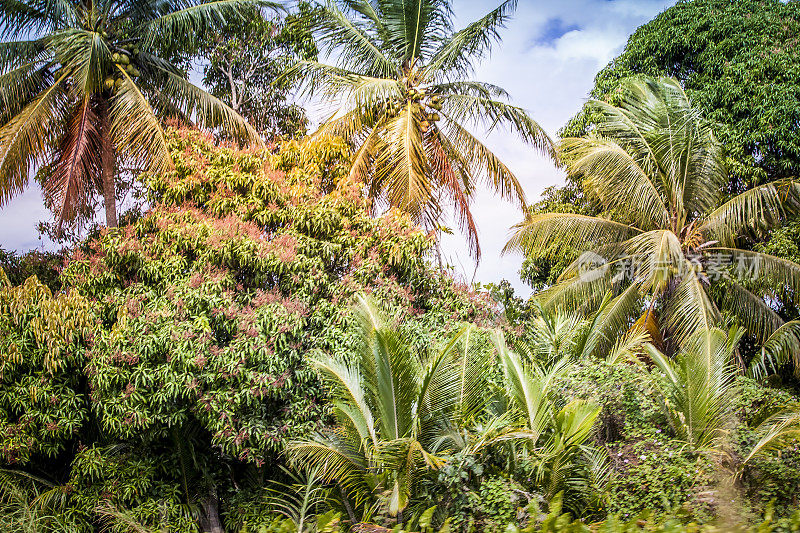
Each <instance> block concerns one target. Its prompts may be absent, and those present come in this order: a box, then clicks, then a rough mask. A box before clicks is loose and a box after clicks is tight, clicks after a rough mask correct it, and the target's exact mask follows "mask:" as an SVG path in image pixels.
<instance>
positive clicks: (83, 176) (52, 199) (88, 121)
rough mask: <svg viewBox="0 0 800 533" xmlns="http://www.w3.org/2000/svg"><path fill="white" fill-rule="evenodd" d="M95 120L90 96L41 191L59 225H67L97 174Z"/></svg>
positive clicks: (76, 115) (98, 142)
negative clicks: (52, 208)
mask: <svg viewBox="0 0 800 533" xmlns="http://www.w3.org/2000/svg"><path fill="white" fill-rule="evenodd" d="M98 123H99V121H98V116H97V113H96V112H95V109H94V105H93V102H92V98H91V96H87V97H85V98H84V100H83V101H82V102H81V104H80V105H79V106H78V107H77V109H76V110H75V113H74V116H73V117H72V120H71V124H70V129H69V132H68V133H67V135H65V136H64V138H63V141H62V143H63V144H62V146H61V147H60V149H59V154H58V158H57V160H56V163H55V166H54V168H53V171H52V173H51V174H50V176H49V178H48V179H47V181H46V182H45V183H44V186H43V191H44V194H45V196H46V197H47V198H48V201H49V203H50V204H51V205H52V206H53V207H54V211H55V213H56V220H57V221H58V224H59V226H60V225H61V224H62V223H63V222H71V221H73V220H74V219H75V217H76V216H77V215H78V212H79V209H80V208H81V207H83V206H84V205H85V204H86V202H87V201H88V198H89V194H90V190H91V187H92V185H95V184H97V180H98V177H99V176H100V173H101V161H100V152H101V139H100V132H99V130H98V128H97V125H98Z"/></svg>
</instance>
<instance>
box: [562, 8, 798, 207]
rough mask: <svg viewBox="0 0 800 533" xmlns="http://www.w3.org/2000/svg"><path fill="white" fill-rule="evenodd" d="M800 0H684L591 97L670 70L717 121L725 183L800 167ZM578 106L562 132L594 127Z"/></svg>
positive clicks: (739, 185) (613, 66)
mask: <svg viewBox="0 0 800 533" xmlns="http://www.w3.org/2000/svg"><path fill="white" fill-rule="evenodd" d="M798 35H800V2H796V1H790V2H781V1H779V0H737V1H735V2H731V1H730V0H694V1H681V2H678V4H677V5H675V6H673V7H671V8H669V9H667V10H666V11H664V12H663V13H661V14H660V15H658V16H657V17H656V18H655V19H653V20H652V21H650V22H649V23H647V24H645V25H644V26H642V27H640V28H639V29H638V30H636V32H635V33H634V34H633V35H632V36H631V37H630V39H629V40H628V44H627V45H626V47H625V50H624V51H623V52H622V54H620V56H619V57H617V58H616V59H614V60H613V61H612V62H611V63H610V64H609V65H608V66H607V67H606V68H604V69H603V70H602V71H600V73H599V74H598V75H597V78H596V79H595V87H594V89H593V90H592V97H594V98H606V99H610V100H612V103H616V102H613V100H614V98H615V93H616V91H617V90H618V88H619V86H620V81H621V80H623V79H624V78H626V77H629V76H633V75H645V76H671V77H674V78H677V79H678V80H679V81H680V82H681V84H682V85H683V86H684V88H685V89H686V93H687V94H688V96H689V98H690V99H691V100H692V104H693V105H694V106H696V107H697V108H699V109H700V110H702V111H703V113H704V115H705V116H706V117H707V118H708V120H710V121H712V122H716V123H717V124H718V125H719V126H718V127H717V128H716V133H717V135H718V136H719V138H720V140H721V141H722V142H723V144H724V145H725V147H726V149H727V151H728V155H729V157H730V160H731V161H730V162H729V167H730V168H731V179H732V182H731V188H732V191H731V192H741V191H742V190H744V189H746V188H749V187H751V186H753V185H756V184H759V183H763V182H765V181H767V180H775V179H780V178H786V177H792V176H797V175H798V174H800V128H798V124H800V46H798ZM594 120H595V117H593V116H592V115H591V114H587V112H586V109H584V110H583V111H582V112H581V113H579V115H578V116H577V117H575V118H574V119H573V120H572V121H571V122H570V123H569V124H568V125H567V127H566V128H565V132H564V136H565V137H575V136H578V135H580V134H582V133H585V132H586V131H588V130H590V129H592V123H593V122H594Z"/></svg>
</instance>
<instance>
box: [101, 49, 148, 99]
mask: <svg viewBox="0 0 800 533" xmlns="http://www.w3.org/2000/svg"><path fill="white" fill-rule="evenodd" d="M137 55H139V48H138V47H136V46H132V47H126V48H122V49H121V50H120V51H119V52H114V53H113V54H111V60H112V61H113V62H114V64H115V65H116V66H117V67H118V68H115V69H114V72H113V73H112V74H109V75H108V76H106V79H105V80H104V81H103V86H104V87H105V88H106V90H109V91H111V90H114V89H119V88H120V87H121V86H122V79H123V76H122V73H121V72H119V68H121V69H123V70H124V71H125V73H126V74H127V75H128V76H130V77H131V78H138V77H139V75H140V74H141V73H140V72H139V69H138V68H136V65H135V64H134V63H133V60H132V59H133V58H135V57H136V56H137Z"/></svg>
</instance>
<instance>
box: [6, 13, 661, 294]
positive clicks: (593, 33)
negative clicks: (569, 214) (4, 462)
mask: <svg viewBox="0 0 800 533" xmlns="http://www.w3.org/2000/svg"><path fill="white" fill-rule="evenodd" d="M498 2H499V0H492V1H485V0H454V2H453V8H454V12H455V15H456V19H457V20H456V24H457V26H459V27H461V26H464V25H466V24H468V23H469V22H472V21H473V20H476V19H478V18H480V17H481V16H483V15H484V14H486V12H488V11H490V10H491V9H492V8H493V7H495V6H496V5H497V3H498ZM673 3H674V1H667V0H519V3H518V7H517V11H516V13H515V15H514V17H513V19H512V20H511V21H509V23H508V24H507V25H506V28H505V29H504V30H501V37H502V42H500V43H498V44H496V45H495V46H494V48H493V50H492V54H491V56H489V57H487V58H484V60H483V61H482V62H481V63H479V64H478V65H476V69H475V74H474V79H476V80H479V81H484V82H490V83H494V84H496V85H499V86H501V87H503V88H504V89H506V90H507V91H508V92H509V93H510V94H511V97H512V103H514V104H515V105H517V106H519V107H522V108H524V109H526V110H527V111H529V112H530V114H531V115H532V116H533V117H534V118H535V119H536V121H537V122H538V123H539V124H540V125H541V126H542V127H543V128H544V129H545V130H546V131H547V132H548V133H549V134H550V136H551V137H553V138H555V137H556V132H557V131H558V130H559V129H560V128H561V127H562V126H563V125H564V124H565V123H566V122H567V120H569V118H570V117H572V116H573V115H574V114H575V113H576V112H577V111H578V110H579V109H580V108H581V106H582V105H583V103H584V102H585V101H586V98H587V95H588V93H589V91H590V90H591V88H592V84H593V80H594V76H595V75H596V74H597V72H598V71H599V70H600V69H602V68H603V67H604V66H605V65H606V64H607V63H608V62H609V61H610V60H611V59H613V58H614V57H615V56H616V55H617V54H619V53H620V52H621V51H622V49H623V47H624V46H625V43H626V41H627V39H628V36H629V35H630V34H631V33H633V31H634V30H635V29H636V28H637V27H639V26H640V25H642V24H644V23H645V22H647V21H648V20H650V19H652V18H653V17H654V16H655V15H657V14H658V13H660V12H661V11H663V10H664V9H665V8H666V7H668V6H669V5H671V4H673ZM475 133H476V134H477V135H478V136H479V138H481V139H482V140H483V141H484V142H485V144H487V146H489V148H490V149H491V150H492V151H494V152H495V153H496V154H497V155H498V156H499V157H500V159H501V160H502V161H503V162H505V163H506V165H508V166H509V168H511V170H512V171H513V172H514V173H515V175H516V176H517V178H518V179H519V180H520V182H521V183H522V185H523V188H524V189H525V193H526V195H527V198H528V201H529V202H531V203H532V202H535V201H536V200H537V199H538V198H539V197H540V195H541V192H542V191H543V190H544V189H545V188H546V187H548V186H550V185H558V184H561V183H563V181H564V175H563V173H562V172H561V171H559V170H558V169H556V168H555V167H554V166H553V164H552V162H551V161H549V160H548V159H546V158H544V157H542V156H539V155H537V154H536V153H535V152H534V151H533V150H532V149H531V148H529V147H527V146H526V145H525V144H524V143H523V142H521V141H520V140H518V139H516V138H515V137H514V136H512V135H509V134H508V133H507V132H504V131H502V130H499V131H496V132H493V133H491V134H489V135H488V136H487V135H485V133H484V132H481V131H480V130H475ZM31 181H33V180H31ZM472 210H473V215H474V217H475V219H476V222H477V225H478V228H479V237H480V242H481V248H482V251H483V255H482V259H481V262H480V264H478V265H477V267H476V265H475V263H474V261H473V260H472V259H471V258H470V256H469V254H468V253H467V246H466V241H465V240H464V239H463V238H462V237H461V236H460V235H458V234H457V233H456V235H453V236H445V238H444V240H443V243H442V249H443V253H444V256H445V258H446V260H447V262H448V263H449V264H451V265H453V266H454V269H455V273H456V275H457V276H459V277H461V278H462V279H463V280H465V281H468V282H473V281H479V282H484V283H486V282H493V281H494V282H496V281H500V280H501V279H507V280H509V281H510V282H511V284H512V285H513V286H514V288H515V289H516V291H517V293H518V294H519V295H522V296H526V295H528V294H529V293H530V288H529V287H527V286H526V285H525V284H524V283H522V282H521V281H520V279H519V269H520V266H521V264H522V257H521V256H520V255H518V254H509V255H505V256H501V254H500V250H501V249H502V247H503V245H504V244H505V242H506V240H507V238H508V236H509V229H510V228H511V226H513V225H514V224H515V223H517V222H519V221H520V220H521V218H522V213H521V212H520V211H519V210H518V209H517V208H516V207H514V206H513V205H511V204H509V203H506V202H504V201H503V200H501V199H499V198H497V197H495V196H493V195H492V194H491V193H489V192H487V191H484V190H481V191H479V192H478V193H477V194H476V196H475V200H474V204H473V208H472ZM48 216H49V213H48V212H47V210H46V209H45V208H44V206H43V204H42V199H41V192H40V190H39V189H38V187H36V186H35V185H33V186H31V187H30V188H29V189H28V190H27V191H26V192H25V193H23V194H21V195H19V196H17V197H15V198H14V199H13V200H12V201H11V202H10V203H8V204H6V206H5V207H3V208H2V209H0V247H3V248H6V249H12V250H19V251H28V250H31V249H34V248H38V249H43V248H53V244H52V243H50V242H49V241H47V240H46V239H40V237H39V235H38V233H37V231H36V225H37V223H38V222H39V221H42V220H48Z"/></svg>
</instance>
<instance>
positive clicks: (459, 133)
mask: <svg viewBox="0 0 800 533" xmlns="http://www.w3.org/2000/svg"><path fill="white" fill-rule="evenodd" d="M442 132H443V134H444V135H446V136H447V137H448V139H449V140H450V142H451V143H452V144H453V146H455V147H456V149H458V151H459V152H460V153H461V154H462V156H463V159H464V160H465V161H466V162H467V163H468V164H469V165H470V168H469V171H470V174H471V175H474V176H476V177H479V176H483V177H485V178H486V181H487V184H488V185H489V186H491V187H492V188H493V189H494V190H495V191H496V192H498V193H499V194H500V196H501V197H502V198H503V199H506V200H510V201H513V202H515V203H517V204H518V205H519V206H520V207H522V208H524V207H525V205H526V204H525V191H524V190H523V188H522V185H521V184H520V183H519V181H518V180H517V177H516V176H515V175H514V173H513V172H511V169H509V168H508V167H507V166H506V165H505V163H503V162H502V161H501V160H500V159H499V158H498V157H497V156H496V155H495V154H494V153H493V152H492V151H491V150H489V149H488V148H487V147H486V146H485V145H484V144H483V143H482V142H480V141H479V140H478V139H477V138H476V137H475V136H474V135H472V134H471V133H470V132H469V131H467V129H466V128H464V127H463V126H461V125H460V124H458V123H456V122H454V121H452V120H447V121H446V125H444V126H443V127H442Z"/></svg>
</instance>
